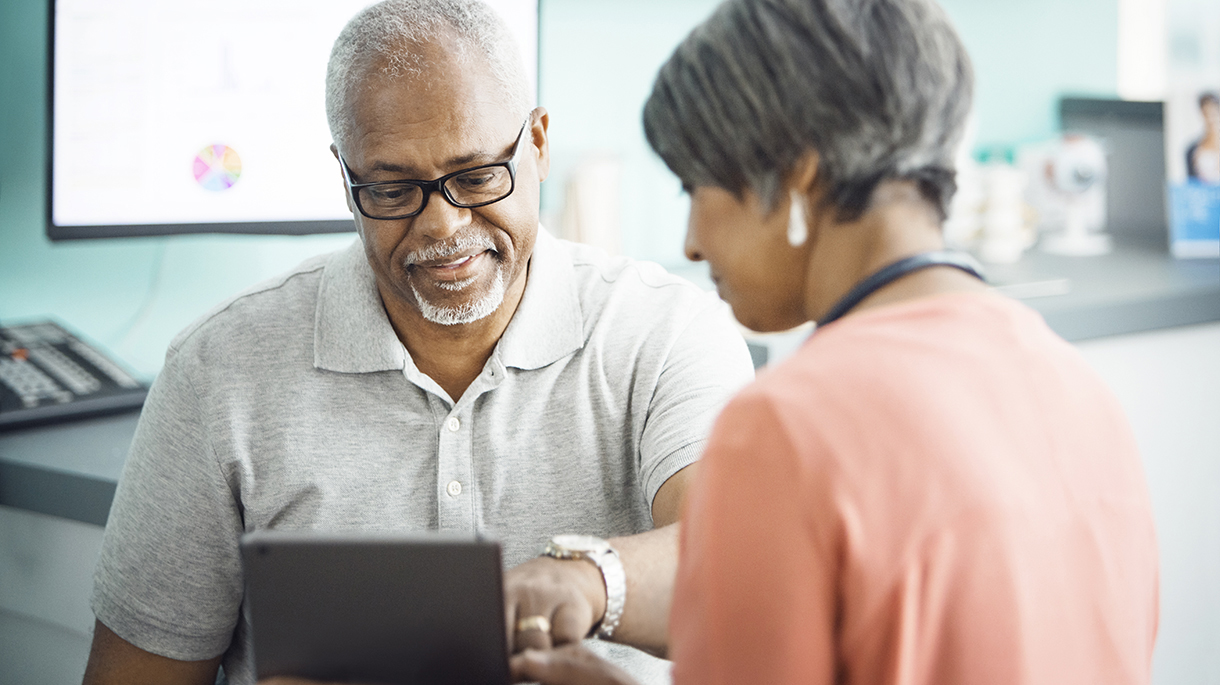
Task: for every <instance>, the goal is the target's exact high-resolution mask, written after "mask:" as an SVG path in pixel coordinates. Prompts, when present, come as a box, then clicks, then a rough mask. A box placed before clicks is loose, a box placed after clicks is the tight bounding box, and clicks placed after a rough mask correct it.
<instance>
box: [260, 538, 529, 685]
mask: <svg viewBox="0 0 1220 685" xmlns="http://www.w3.org/2000/svg"><path fill="white" fill-rule="evenodd" d="M242 559H243V565H244V569H245V578H246V593H247V595H246V601H247V602H248V603H249V610H250V617H251V623H252V632H253V638H254V655H255V664H256V668H257V672H258V677H259V678H260V679H262V678H268V677H271V676H274V675H293V676H300V677H306V678H312V679H315V680H324V681H356V682H370V683H379V682H393V683H411V684H420V685H424V684H427V685H450V684H453V685H457V684H459V683H508V682H509V675H508V657H507V644H506V641H505V635H504V598H503V587H502V584H501V583H502V581H501V566H500V563H501V562H500V546H499V544H498V543H496V542H493V541H488V540H481V539H475V538H474V537H473V536H455V535H450V534H441V533H428V534H418V533H414V534H387V533H354V534H353V533H348V534H327V533H318V532H284V531H259V532H256V533H252V534H249V535H246V536H243V538H242Z"/></svg>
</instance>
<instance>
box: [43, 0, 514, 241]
mask: <svg viewBox="0 0 1220 685" xmlns="http://www.w3.org/2000/svg"><path fill="white" fill-rule="evenodd" d="M368 4H369V2H368V0H175V1H174V2H165V1H164V0H53V5H52V7H53V20H52V21H51V48H50V51H49V52H50V56H51V66H50V69H49V74H50V78H51V84H50V90H49V93H50V108H51V112H50V122H51V126H50V164H49V165H48V174H49V177H50V178H49V184H48V186H49V193H48V204H49V212H48V227H47V232H48V235H49V236H50V237H51V239H53V240H59V239H74V238H100V237H116V236H138V235H165V234H174V233H280V234H301V233H333V232H340V231H349V230H352V218H351V213H350V212H349V211H348V209H347V205H346V203H345V202H344V198H343V185H342V181H341V180H340V178H341V177H340V175H339V169H338V167H337V166H336V163H335V159H334V157H333V156H332V155H331V153H330V150H329V146H330V143H331V136H330V132H329V129H328V128H327V124H326V111H325V85H324V79H325V75H326V62H327V59H328V58H329V56H330V48H331V45H332V43H333V42H334V40H335V38H336V37H337V36H338V35H339V32H340V30H342V28H343V26H344V24H346V23H347V21H348V19H350V18H351V17H352V15H354V14H355V13H356V12H357V11H359V10H360V9H361V8H363V7H364V6H366V5H368ZM488 4H489V5H491V6H492V7H493V8H495V9H496V10H497V11H498V12H499V13H500V14H501V16H503V17H504V19H505V20H506V22H507V23H508V25H509V26H510V28H511V29H512V30H513V32H514V34H515V35H516V39H517V43H518V45H519V46H520V48H521V50H522V53H523V54H522V56H523V58H524V60H525V68H526V73H527V74H529V76H530V79H531V87H532V88H533V89H534V92H535V93H536V92H537V85H536V84H537V74H538V66H537V64H538V0H489V1H488Z"/></svg>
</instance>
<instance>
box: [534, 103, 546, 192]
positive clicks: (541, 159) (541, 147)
mask: <svg viewBox="0 0 1220 685" xmlns="http://www.w3.org/2000/svg"><path fill="white" fill-rule="evenodd" d="M530 119H531V124H530V141H531V142H532V143H533V145H534V153H535V155H536V157H535V159H536V164H537V165H538V182H539V183H541V182H542V181H545V180H546V177H547V175H548V174H550V173H551V143H550V137H549V134H548V133H547V128H548V127H549V126H550V125H551V115H550V114H548V113H547V111H546V108H545V107H538V108H536V109H535V110H534V111H533V113H532V114H531V115H530Z"/></svg>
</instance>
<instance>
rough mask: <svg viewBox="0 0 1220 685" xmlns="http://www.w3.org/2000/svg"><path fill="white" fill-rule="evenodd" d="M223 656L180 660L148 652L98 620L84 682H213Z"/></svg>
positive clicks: (185, 684) (209, 684)
mask: <svg viewBox="0 0 1220 685" xmlns="http://www.w3.org/2000/svg"><path fill="white" fill-rule="evenodd" d="M218 668H220V657H219V656H218V657H216V658H214V659H207V660H206V661H178V660H177V659H168V658H166V657H163V656H158V655H156V654H153V653H152V652H146V651H144V650H142V649H140V648H139V647H136V646H135V645H133V644H131V643H130V642H128V641H126V640H124V639H123V638H121V637H119V636H118V635H115V634H114V631H112V630H110V629H109V628H107V627H106V625H105V624H104V623H102V622H101V621H97V622H96V623H95V624H94V628H93V647H92V649H91V650H90V652H89V665H88V666H86V667H85V681H84V685H112V684H113V685H212V684H213V683H215V682H216V671H217V669H218Z"/></svg>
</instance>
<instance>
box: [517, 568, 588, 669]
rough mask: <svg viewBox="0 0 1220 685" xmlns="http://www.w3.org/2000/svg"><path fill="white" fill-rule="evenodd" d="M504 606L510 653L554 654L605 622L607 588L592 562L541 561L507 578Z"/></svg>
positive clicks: (520, 569)
mask: <svg viewBox="0 0 1220 685" xmlns="http://www.w3.org/2000/svg"><path fill="white" fill-rule="evenodd" d="M504 604H505V611H504V618H505V621H506V623H507V625H506V626H505V629H506V630H505V633H506V634H507V635H508V646H509V652H510V653H515V652H519V651H521V650H523V649H550V648H551V647H553V646H555V645H563V644H568V643H572V642H580V641H581V640H582V639H584V638H585V637H586V636H587V635H588V634H589V632H590V631H591V630H592V629H593V626H595V625H597V623H598V622H599V621H601V619H602V616H603V615H604V614H605V613H606V586H605V584H604V583H603V582H602V574H601V571H600V570H599V569H598V568H597V565H596V564H594V563H593V562H591V561H584V560H581V559H571V560H564V559H552V558H551V557H538V558H537V559H531V560H529V561H527V562H525V563H524V564H521V565H520V566H517V567H515V568H512V569H509V571H508V572H507V573H505V574H504ZM538 617H541V619H545V620H540V619H539V618H538ZM548 627H549V631H548V630H545V629H546V628H548Z"/></svg>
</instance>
